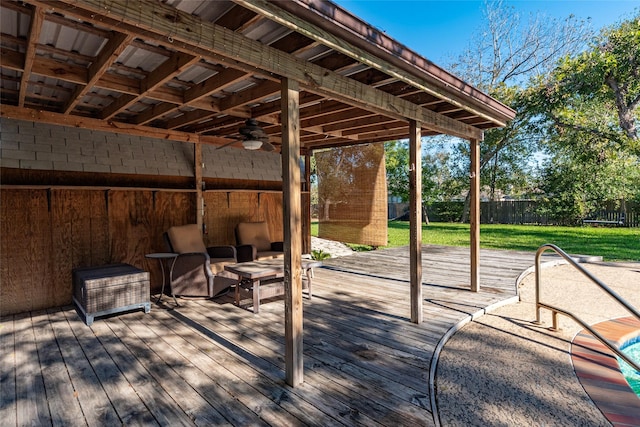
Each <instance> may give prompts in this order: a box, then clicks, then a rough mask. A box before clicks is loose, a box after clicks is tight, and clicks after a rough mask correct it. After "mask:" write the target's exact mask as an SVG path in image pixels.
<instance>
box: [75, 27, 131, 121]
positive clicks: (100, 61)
mask: <svg viewBox="0 0 640 427" xmlns="http://www.w3.org/2000/svg"><path fill="white" fill-rule="evenodd" d="M131 40H133V36H132V35H128V34H122V33H114V34H112V35H111V37H109V40H108V41H107V44H106V45H104V47H103V48H102V49H101V50H100V52H99V53H98V56H97V57H96V58H95V60H94V61H93V62H92V63H91V65H90V66H89V68H88V70H87V75H88V76H89V79H88V80H87V82H86V84H84V85H79V86H78V87H77V88H76V90H75V91H74V93H73V94H72V95H71V97H70V98H69V100H68V101H67V104H66V105H65V106H64V108H63V113H64V114H69V113H71V111H73V109H74V108H75V106H76V105H77V104H78V103H79V102H80V101H81V100H82V98H83V97H84V95H86V94H87V93H89V92H90V91H91V90H92V89H93V86H94V84H95V83H96V82H97V81H98V80H100V77H102V76H103V75H104V73H106V72H107V70H108V69H109V67H111V64H112V63H114V62H115V61H116V60H117V59H118V56H120V54H121V53H122V52H124V50H125V49H126V48H127V46H128V45H129V42H130V41H131Z"/></svg>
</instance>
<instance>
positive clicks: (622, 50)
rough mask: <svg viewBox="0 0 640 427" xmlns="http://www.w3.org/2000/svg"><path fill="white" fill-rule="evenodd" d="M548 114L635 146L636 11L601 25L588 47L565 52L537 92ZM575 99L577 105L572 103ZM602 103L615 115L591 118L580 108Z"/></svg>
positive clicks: (638, 85) (639, 62)
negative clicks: (598, 119) (612, 25)
mask: <svg viewBox="0 0 640 427" xmlns="http://www.w3.org/2000/svg"><path fill="white" fill-rule="evenodd" d="M542 95H543V97H542V100H543V101H544V102H545V103H546V107H547V108H548V109H550V113H551V114H550V117H552V118H553V119H554V124H555V125H556V126H558V127H565V128H573V129H575V130H577V131H579V132H581V133H592V134H595V135H598V136H600V137H602V138H606V139H609V140H611V141H612V142H616V143H618V144H622V145H625V144H629V145H630V146H631V147H632V148H633V149H634V150H636V151H640V150H639V149H640V146H639V145H638V144H637V143H636V141H637V140H638V130H637V126H636V122H637V120H638V103H639V102H640V14H637V15H636V16H635V17H633V18H631V19H629V20H626V21H624V22H622V23H621V24H620V25H619V26H618V27H615V28H609V29H605V30H604V31H603V32H602V33H601V34H600V36H599V37H597V38H596V39H595V41H594V42H593V43H592V44H591V47H590V49H589V50H587V51H585V52H583V53H582V54H580V55H577V56H574V57H566V58H564V59H563V60H562V61H561V63H560V64H559V66H558V68H557V69H556V70H555V71H554V73H552V74H551V78H550V80H549V81H548V82H546V85H545V90H544V91H543V92H542ZM576 102H580V104H581V105H580V106H581V107H586V108H574V107H575V104H576ZM603 103H604V104H606V105H607V106H608V108H610V110H611V111H614V112H615V113H616V114H617V120H607V121H606V122H601V123H598V122H594V121H593V120H589V116H588V115H587V114H585V113H588V112H589V104H603Z"/></svg>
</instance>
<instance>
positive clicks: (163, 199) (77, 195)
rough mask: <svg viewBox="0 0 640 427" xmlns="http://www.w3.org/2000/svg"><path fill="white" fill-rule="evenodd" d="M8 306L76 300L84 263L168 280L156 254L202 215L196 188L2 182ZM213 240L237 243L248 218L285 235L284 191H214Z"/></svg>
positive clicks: (0, 264) (210, 201)
mask: <svg viewBox="0 0 640 427" xmlns="http://www.w3.org/2000/svg"><path fill="white" fill-rule="evenodd" d="M0 199H1V201H2V203H0V208H1V215H2V216H1V221H2V222H1V229H0V232H1V233H2V235H1V236H2V238H1V239H0V240H1V242H2V243H1V247H0V251H1V253H0V314H10V313H19V312H24V311H31V310H39V309H44V308H49V307H56V306H62V305H67V304H71V302H72V299H71V298H72V282H71V271H72V269H73V268H76V267H86V266H96V265H104V264H110V263H120V262H125V263H128V264H131V265H134V266H136V267H139V268H142V269H143V270H146V271H149V272H150V273H151V287H152V292H157V291H159V288H160V285H161V283H162V278H161V276H160V269H159V266H158V264H157V261H156V260H148V259H146V258H145V254H147V253H151V252H166V250H167V248H166V247H165V243H164V240H163V237H162V234H163V233H164V232H165V231H166V230H167V229H168V228H169V227H171V226H173V225H183V224H189V223H195V222H196V215H198V214H200V213H201V211H199V210H198V208H197V207H196V195H195V192H185V191H182V192H181V191H153V190H125V189H123V190H84V189H37V188H25V189H2V190H0ZM204 199H205V217H204V223H205V224H206V228H207V233H206V234H205V235H204V236H203V237H204V240H205V244H206V245H208V246H210V245H221V244H229V245H233V244H235V235H234V229H235V226H236V225H237V224H238V223H239V222H242V221H267V222H268V223H269V231H270V234H271V236H272V239H273V240H282V238H283V231H282V224H283V218H282V193H280V192H269V191H268V192H260V191H228V192H226V191H223V192H218V191H207V192H205V194H204Z"/></svg>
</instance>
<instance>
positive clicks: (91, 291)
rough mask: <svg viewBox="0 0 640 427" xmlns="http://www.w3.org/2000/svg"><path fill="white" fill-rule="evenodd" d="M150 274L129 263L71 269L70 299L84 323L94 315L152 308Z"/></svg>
mask: <svg viewBox="0 0 640 427" xmlns="http://www.w3.org/2000/svg"><path fill="white" fill-rule="evenodd" d="M149 293H150V291H149V273H148V272H146V271H143V270H140V269H139V268H136V267H134V266H132V265H129V264H113V265H104V266H101V267H85V268H76V269H74V270H73V302H74V303H75V305H76V307H77V309H78V312H79V314H80V315H81V317H83V318H84V322H85V323H86V324H87V325H91V324H92V323H93V319H94V317H97V316H104V315H107V314H113V313H119V312H123V311H128V310H135V309H138V308H143V309H144V312H145V313H148V312H149V311H150V310H151V303H150V302H149Z"/></svg>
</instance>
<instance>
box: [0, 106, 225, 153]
mask: <svg viewBox="0 0 640 427" xmlns="http://www.w3.org/2000/svg"><path fill="white" fill-rule="evenodd" d="M0 117H6V118H9V119H16V120H27V121H31V122H43V123H50V124H52V125H59V126H69V127H74V128H84V129H92V130H97V131H105V132H118V133H123V134H127V135H138V136H148V137H150V138H159V139H170V140H173V141H181V142H191V143H204V144H212V145H218V146H220V145H225V144H228V143H229V142H230V140H229V139H227V138H220V137H216V136H204V135H194V134H192V133H186V132H179V131H174V130H168V129H158V128H154V127H149V126H140V125H134V124H128V123H122V122H114V121H111V120H102V119H93V118H89V117H80V116H75V115H67V114H60V113H54V112H50V111H43V110H34V109H29V108H21V107H16V106H12V105H3V106H2V109H1V110H0Z"/></svg>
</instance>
